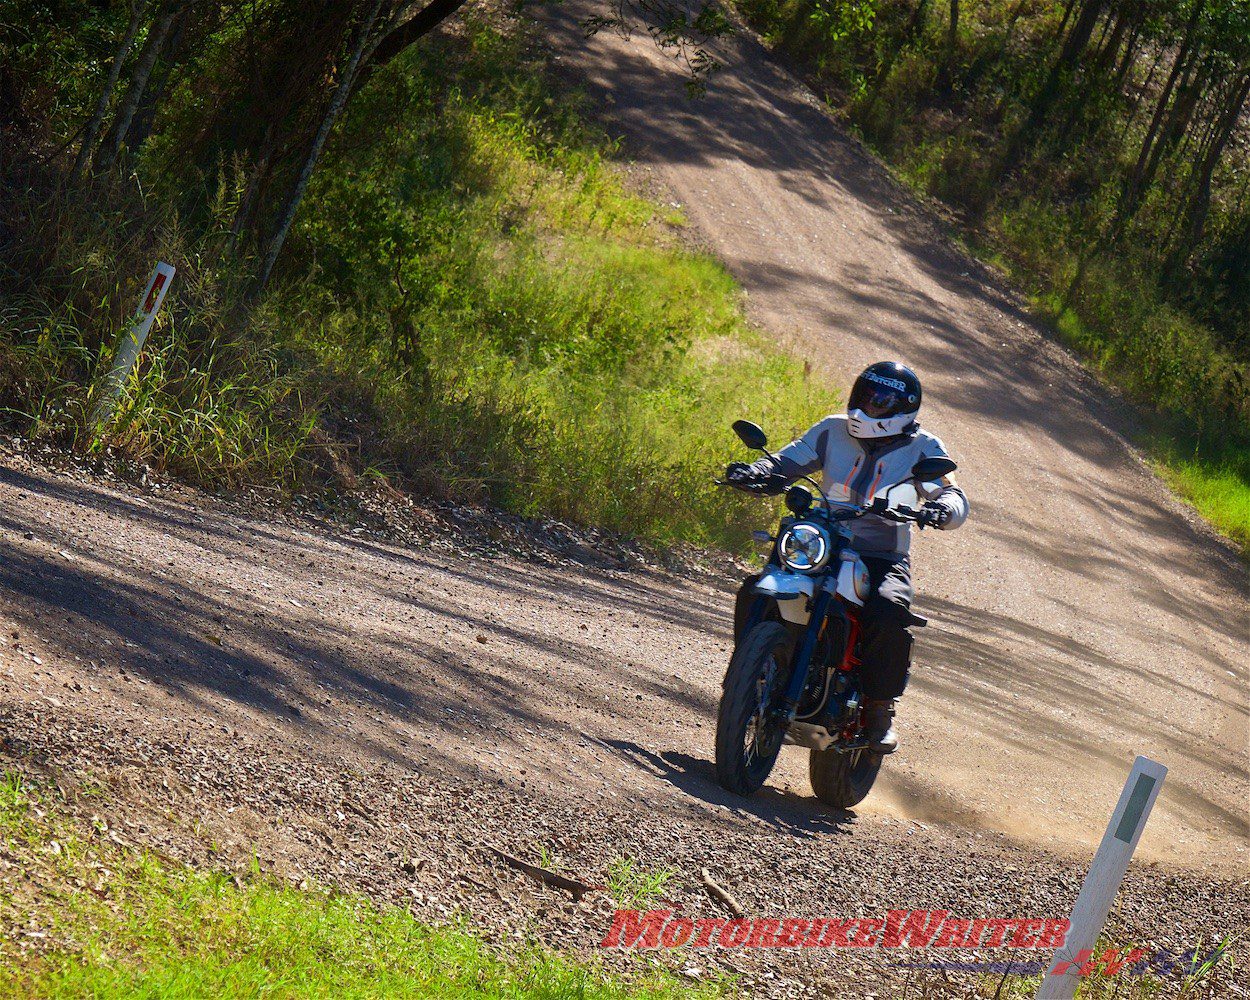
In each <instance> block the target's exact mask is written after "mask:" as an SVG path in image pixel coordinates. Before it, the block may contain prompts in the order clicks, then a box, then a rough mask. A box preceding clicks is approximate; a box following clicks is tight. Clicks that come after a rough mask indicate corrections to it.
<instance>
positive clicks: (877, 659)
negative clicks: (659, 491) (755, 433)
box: [725, 361, 968, 753]
mask: <svg viewBox="0 0 1250 1000" xmlns="http://www.w3.org/2000/svg"><path fill="white" fill-rule="evenodd" d="M919 409H920V379H918V378H917V377H916V373H915V372H913V371H912V370H911V369H910V368H907V367H905V366H904V365H901V364H899V363H898V362H896V361H879V362H877V363H876V364H874V365H869V366H868V367H867V368H865V369H864V371H863V373H862V374H861V375H860V376H859V378H857V379H856V380H855V385H854V387H853V388H852V389H851V397H850V400H849V401H848V402H847V414H846V416H842V415H841V414H837V415H834V416H829V417H825V418H824V419H823V420H821V421H820V422H819V423H817V424H816V425H815V426H814V427H812V428H811V429H810V430H808V431H807V433H805V434H804V435H803V436H802V437H800V438H798V439H797V440H795V441H792V442H790V444H788V445H786V446H785V447H784V448H782V449H781V451H780V452H779V453H778V454H777V456H776V457H775V458H761V459H760V460H759V461H757V462H752V463H751V464H750V465H748V464H747V463H745V462H733V463H732V464H730V466H729V467H728V469H726V471H725V478H726V480H727V481H728V482H729V483H730V485H732V486H736V487H737V488H739V489H743V490H746V491H748V492H753V493H765V494H769V495H772V494H777V493H780V492H782V491H783V490H784V489H785V488H786V486H787V485H788V484H789V483H791V482H793V481H794V480H795V479H798V478H799V477H800V476H802V475H804V474H808V475H810V474H811V473H814V472H816V471H817V470H820V472H821V484H822V488H823V490H824V492H825V493H826V495H828V497H829V498H830V499H831V500H845V501H849V502H851V503H857V504H864V503H868V502H870V501H871V500H872V498H873V496H874V495H876V494H877V493H879V492H881V491H883V490H884V489H885V488H886V487H888V486H893V485H894V484H895V483H899V482H902V481H903V480H905V479H907V478H908V477H909V474H910V472H911V468H912V466H913V465H914V464H915V463H916V462H918V461H919V460H920V459H922V458H934V457H946V448H945V447H944V446H943V445H942V442H941V441H940V440H938V438H936V437H935V436H934V435H932V434H930V433H929V432H928V431H924V430H921V429H920V425H919V424H918V423H917V422H916V414H917V412H918V411H919ZM918 485H919V484H918ZM920 490H921V494H922V496H923V497H924V498H925V503H924V505H923V506H922V507H921V509H920V513H919V516H918V517H917V519H916V523H917V524H919V525H920V526H921V527H922V528H925V527H932V528H942V529H950V528H957V527H959V526H960V525H961V524H963V523H964V521H965V520H966V519H967V517H968V498H967V497H966V496H964V491H963V490H961V489H960V488H959V487H958V486H956V485H955V482H954V480H952V479H951V478H950V477H945V478H943V479H942V480H941V481H940V482H938V483H937V484H936V485H934V484H927V487H926V486H920ZM850 525H851V530H852V533H853V536H854V545H855V549H856V551H857V552H859V554H860V556H861V557H862V558H863V560H864V563H865V564H866V565H867V567H868V573H869V576H870V578H871V586H872V591H873V593H872V596H871V597H869V598H868V600H867V601H866V602H865V604H864V608H863V611H862V612H861V614H860V624H861V632H860V646H859V656H860V676H861V678H862V681H863V685H864V692H863V694H864V737H865V739H866V740H867V741H868V742H869V744H870V745H871V746H872V747H873V748H874V749H876V750H878V751H880V752H882V753H891V752H893V751H894V750H895V749H896V748H897V746H898V736H897V734H896V733H895V731H894V726H893V718H894V699H895V698H897V697H899V695H901V694H902V693H903V689H904V688H905V687H906V686H907V677H908V672H909V670H910V667H911V643H912V638H911V633H910V632H908V631H907V626H908V625H909V624H911V622H912V615H911V610H910V608H911V599H912V584H911V563H910V561H909V559H908V555H907V552H908V548H909V547H910V544H911V525H910V524H909V523H906V522H899V521H891V520H887V519H886V518H883V517H878V516H877V515H874V514H866V515H864V516H863V517H861V518H858V519H856V520H854V521H852V522H850ZM754 580H755V578H754V577H752V578H751V579H750V580H748V581H747V583H746V584H744V585H743V588H742V590H741V591H739V605H740V607H741V606H743V605H744V602H746V601H749V600H750V597H749V591H750V585H751V584H752V583H753V582H754ZM739 617H741V614H740V616H739Z"/></svg>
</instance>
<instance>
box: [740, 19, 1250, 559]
mask: <svg viewBox="0 0 1250 1000" xmlns="http://www.w3.org/2000/svg"><path fill="white" fill-rule="evenodd" d="M740 6H741V8H742V9H743V11H744V12H745V13H746V15H747V16H748V17H749V18H750V20H751V21H752V22H753V23H754V24H755V25H756V26H757V27H758V28H759V29H760V30H761V31H762V32H763V33H764V34H765V36H766V38H767V39H768V40H769V41H770V42H771V43H772V44H774V45H776V46H778V47H779V48H781V49H782V50H783V51H785V52H787V53H788V54H790V55H791V56H795V57H797V58H798V59H799V60H801V61H802V63H803V64H804V65H805V66H806V68H807V69H808V71H809V72H810V75H811V77H812V78H813V80H814V81H815V82H816V84H817V86H819V87H820V88H821V89H822V90H823V92H824V94H825V95H826V97H827V98H828V99H829V101H830V102H831V103H832V104H833V105H834V106H835V107H836V108H837V109H839V110H840V111H841V112H842V113H843V114H845V116H846V117H847V118H848V119H849V120H850V121H851V122H852V123H853V124H854V125H855V126H856V127H857V128H858V129H859V130H860V132H861V133H862V135H863V136H864V138H865V139H866V140H867V141H868V142H869V143H871V144H872V145H873V146H874V147H875V148H876V149H878V150H879V151H880V152H881V153H882V154H883V155H884V156H885V157H886V158H887V159H889V160H890V161H892V162H893V163H895V164H896V165H897V166H898V167H899V169H900V170H901V172H902V173H903V175H904V176H905V177H906V178H907V179H908V180H910V181H911V182H912V183H913V184H915V185H916V186H917V187H919V188H920V189H922V190H924V191H925V192H927V193H929V194H931V195H934V196H936V197H938V198H940V199H942V200H943V201H945V202H946V203H947V204H948V205H950V206H951V207H952V208H953V209H954V210H955V212H956V213H957V215H958V216H959V218H960V221H961V222H962V223H963V224H964V228H965V231H966V232H967V234H968V236H969V239H970V241H971V242H972V243H973V244H974V248H975V249H977V250H979V251H981V252H983V253H985V254H986V255H988V256H991V257H993V258H994V259H996V260H997V261H998V262H999V263H1001V264H1003V265H1004V266H1005V267H1006V268H1007V270H1008V271H1010V272H1011V273H1012V274H1013V276H1015V277H1016V278H1017V279H1018V280H1020V281H1021V282H1022V283H1023V284H1024V285H1025V286H1026V287H1027V288H1028V290H1029V291H1030V292H1031V293H1032V294H1033V295H1034V296H1035V297H1036V300H1037V301H1038V304H1039V305H1040V306H1041V307H1042V309H1043V310H1044V311H1046V312H1048V313H1049V314H1050V315H1051V317H1053V319H1054V320H1055V321H1056V324H1057V325H1058V327H1059V329H1060V330H1061V331H1062V332H1063V333H1064V334H1065V335H1066V336H1067V338H1068V339H1069V341H1070V342H1071V343H1073V344H1074V345H1075V346H1077V347H1079V348H1080V349H1081V350H1082V351H1084V352H1085V353H1086V355H1087V356H1090V357H1092V358H1093V360H1094V361H1095V363H1096V365H1097V366H1098V367H1100V368H1101V369H1102V370H1103V371H1104V372H1106V373H1107V374H1108V375H1109V376H1110V377H1112V378H1113V379H1114V380H1115V381H1116V382H1118V383H1119V384H1121V385H1122V386H1124V387H1126V388H1127V389H1128V390H1129V391H1130V392H1131V393H1132V394H1133V395H1134V396H1135V397H1136V398H1137V399H1138V400H1139V401H1141V402H1143V403H1144V404H1146V405H1147V407H1149V408H1150V409H1151V410H1153V411H1154V413H1155V414H1156V415H1157V416H1158V417H1159V421H1158V425H1157V426H1156V427H1154V428H1152V429H1151V431H1150V433H1151V434H1152V435H1153V436H1154V438H1155V441H1156V446H1157V448H1158V451H1157V454H1160V455H1161V456H1162V457H1164V458H1165V459H1166V461H1167V463H1168V468H1169V469H1170V471H1171V473H1172V474H1173V476H1174V477H1175V478H1176V480H1177V481H1178V482H1179V484H1180V485H1181V487H1182V489H1183V491H1184V492H1186V493H1187V494H1188V495H1189V496H1190V497H1191V498H1192V499H1194V500H1195V501H1196V502H1197V503H1199V506H1200V507H1201V508H1202V509H1203V510H1204V512H1205V513H1207V514H1208V515H1209V516H1211V517H1212V518H1213V519H1214V520H1215V521H1216V523H1217V524H1220V525H1221V526H1222V527H1223V528H1225V529H1226V530H1228V531H1230V532H1231V533H1233V534H1234V535H1236V536H1238V537H1240V538H1241V539H1242V540H1243V542H1244V541H1250V431H1248V425H1250V124H1248V122H1247V114H1246V107H1247V94H1248V93H1250V3H1247V2H1246V0H980V2H977V3H970V2H967V0H964V2H962V3H961V2H960V0H947V2H942V3H938V2H932V0H836V2H830V0H740Z"/></svg>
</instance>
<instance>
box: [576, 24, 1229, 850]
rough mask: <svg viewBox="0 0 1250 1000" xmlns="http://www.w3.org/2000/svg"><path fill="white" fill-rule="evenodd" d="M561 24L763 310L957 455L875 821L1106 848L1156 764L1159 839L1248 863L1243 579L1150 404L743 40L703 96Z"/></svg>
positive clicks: (919, 558)
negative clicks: (1207, 526)
mask: <svg viewBox="0 0 1250 1000" xmlns="http://www.w3.org/2000/svg"><path fill="white" fill-rule="evenodd" d="M555 9H556V10H557V11H558V14H557V15H556V20H555V21H554V22H552V30H553V39H552V44H553V47H554V50H555V51H556V53H558V55H559V56H560V57H561V58H560V62H561V64H562V65H563V66H564V68H565V72H566V73H567V74H568V75H569V76H570V77H571V78H573V79H575V80H577V81H579V82H581V83H583V84H584V85H585V86H586V87H587V89H588V92H589V95H590V102H589V105H590V106H591V107H594V108H600V109H603V113H604V115H605V120H606V124H607V127H608V128H609V130H610V131H611V132H613V134H616V135H620V136H623V137H624V139H625V152H626V154H627V155H628V156H629V157H630V158H632V159H633V160H634V161H635V163H636V164H637V168H638V169H639V170H641V171H645V172H646V173H647V174H648V175H649V178H648V179H649V181H650V184H651V186H652V187H654V188H655V189H657V190H659V191H661V192H665V193H667V195H668V200H670V201H672V202H674V203H677V204H679V205H680V206H681V210H682V211H683V212H684V213H685V215H686V217H687V218H688V220H689V222H690V224H691V227H692V228H693V230H694V232H695V233H696V234H697V236H698V238H699V239H700V240H701V241H703V242H704V243H705V244H706V245H707V246H708V248H709V249H710V250H711V251H712V252H714V253H715V254H716V255H717V256H718V257H719V258H720V259H721V260H723V261H724V262H725V263H726V264H727V265H728V267H729V269H730V270H731V271H732V272H733V273H734V275H735V276H736V277H737V278H738V279H739V281H740V282H741V283H742V286H743V287H744V289H745V290H746V292H747V295H748V297H749V302H750V306H751V312H752V315H753V316H754V318H755V319H756V320H758V321H759V322H760V323H761V325H763V326H764V327H765V328H767V329H769V330H770V331H772V332H773V333H775V334H776V335H777V336H778V337H779V338H780V339H781V340H783V341H784V342H786V343H788V344H789V345H791V346H792V347H793V348H794V349H795V350H796V351H797V352H798V353H799V354H800V355H801V356H802V357H804V358H807V359H809V360H810V361H811V362H812V364H813V366H814V368H815V369H816V370H817V372H819V373H820V374H822V375H824V376H827V377H828V378H829V379H831V380H832V381H833V383H834V384H835V385H837V386H839V387H841V386H849V384H850V382H851V381H852V380H853V379H854V377H855V375H856V374H858V372H859V371H860V370H862V369H863V367H864V366H865V365H867V364H869V363H871V362H873V361H879V360H883V359H900V360H902V361H904V362H905V363H906V364H908V365H910V366H912V367H913V368H914V369H915V370H916V371H918V372H919V373H921V376H922V380H923V383H924V389H925V403H924V407H923V410H922V414H921V416H922V422H923V424H924V425H925V426H926V427H927V428H928V429H930V430H932V431H933V432H935V433H937V434H938V435H939V436H940V437H941V438H942V439H943V440H944V441H945V442H946V444H947V446H948V447H949V448H950V450H951V452H952V454H953V455H954V457H955V458H956V459H957V460H958V461H959V463H960V473H959V474H958V477H957V478H958V479H959V480H960V482H961V484H962V485H964V486H965V487H966V490H967V492H968V493H969V495H970V497H971V499H972V505H973V519H972V520H971V521H970V522H969V524H968V527H967V529H966V530H961V531H959V532H957V533H954V534H949V535H936V534H931V533H926V534H925V536H924V537H923V538H922V539H920V540H919V544H918V545H917V546H916V553H915V556H914V562H915V565H916V571H917V578H918V579H917V584H918V589H919V594H920V596H919V599H918V607H919V608H921V609H922V611H923V612H924V613H927V614H929V615H931V616H932V617H933V619H934V625H933V627H932V628H929V629H928V630H926V631H925V632H923V633H922V634H921V636H920V637H919V640H918V660H919V666H918V668H917V669H916V670H915V672H914V680H913V683H912V687H911V689H910V691H909V694H908V697H907V700H906V702H905V703H904V707H903V714H902V719H903V726H904V729H903V733H904V735H903V739H904V740H906V749H907V752H906V754H905V759H904V760H902V761H900V762H899V766H891V767H890V768H889V769H888V772H889V775H888V778H887V789H886V794H885V795H884V796H874V800H875V801H874V803H873V805H871V806H869V808H870V809H888V810H892V811H894V812H895V813H896V814H897V815H903V816H913V817H918V818H926V819H935V820H948V819H950V818H952V817H954V816H958V817H960V818H962V819H963V820H965V821H968V822H971V823H974V824H981V825H985V826H987V827H990V828H992V829H995V830H1002V831H1007V832H1010V833H1013V834H1016V835H1019V836H1022V837H1026V838H1029V839H1041V840H1043V841H1045V842H1047V843H1051V844H1055V843H1059V842H1063V841H1067V842H1071V843H1076V844H1082V845H1089V844H1090V843H1096V842H1097V840H1098V838H1099V837H1100V836H1101V832H1102V825H1103V824H1104V823H1105V817H1106V801H1107V798H1106V796H1107V792H1108V790H1109V789H1111V788H1115V787H1117V786H1118V785H1120V784H1122V782H1123V779H1124V774H1125V772H1126V770H1127V766H1128V764H1129V762H1131V761H1132V759H1133V757H1134V756H1135V755H1136V754H1139V753H1140V754H1145V755H1147V756H1150V757H1153V758H1154V759H1156V760H1159V761H1162V762H1164V763H1165V764H1167V766H1168V767H1169V768H1170V769H1171V770H1170V773H1169V776H1168V779H1167V785H1166V788H1165V790H1164V792H1163V796H1162V798H1161V800H1160V803H1159V806H1158V807H1157V808H1156V811H1155V815H1154V817H1153V818H1152V820H1151V825H1150V828H1149V829H1148V830H1147V831H1146V834H1145V837H1144V840H1143V843H1142V849H1143V850H1145V851H1146V852H1148V853H1149V854H1151V855H1152V856H1155V857H1161V858H1171V859H1173V860H1177V861H1187V862H1189V863H1198V864H1210V865H1222V864H1227V865H1231V866H1234V867H1238V868H1240V869H1241V870H1243V871H1244V870H1245V868H1246V866H1247V864H1250V858H1248V857H1247V855H1246V853H1245V852H1246V834H1247V811H1248V809H1250V805H1248V803H1250V784H1248V779H1247V765H1248V763H1250V712H1248V707H1250V706H1248V701H1247V684H1246V680H1247V666H1248V664H1250V606H1248V605H1247V601H1246V574H1245V568H1244V566H1243V565H1241V564H1240V563H1238V561H1237V560H1236V558H1235V557H1234V556H1233V555H1232V553H1231V551H1230V549H1229V548H1228V547H1226V546H1225V545H1223V544H1221V543H1220V542H1218V541H1214V540H1213V539H1212V538H1211V537H1210V535H1209V534H1208V532H1207V531H1205V530H1203V529H1202V528H1201V527H1199V526H1197V524H1196V519H1195V518H1194V516H1193V515H1192V513H1191V512H1190V511H1188V510H1187V509H1186V508H1185V507H1184V506H1183V505H1182V504H1181V503H1179V502H1178V501H1177V500H1176V499H1175V498H1173V497H1172V496H1171V495H1170V494H1169V493H1168V492H1167V491H1166V489H1164V487H1163V486H1162V485H1161V484H1160V482H1159V480H1158V479H1157V477H1155V476H1154V475H1153V474H1152V473H1151V472H1150V471H1149V469H1147V468H1146V467H1145V466H1144V465H1143V463H1142V461H1141V459H1140V458H1139V456H1138V455H1137V454H1136V453H1135V452H1134V451H1133V450H1132V449H1131V448H1130V447H1129V446H1128V445H1127V444H1126V442H1125V440H1124V435H1125V434H1126V433H1128V432H1130V431H1131V429H1132V421H1133V419H1134V415H1133V413H1132V411H1131V410H1129V409H1128V408H1124V407H1117V406H1115V405H1113V403H1112V402H1111V401H1110V399H1109V396H1108V393H1107V392H1106V391H1105V390H1103V389H1102V388H1101V387H1100V386H1099V385H1098V384H1097V383H1096V382H1095V381H1094V379H1092V378H1091V377H1089V376H1088V375H1087V374H1086V373H1085V372H1084V371H1083V370H1082V369H1081V368H1080V367H1079V366H1078V365H1077V364H1076V363H1075V362H1074V361H1073V360H1072V358H1071V357H1070V356H1069V355H1068V354H1067V353H1066V352H1064V351H1062V350H1060V349H1059V348H1057V347H1056V346H1054V344H1053V343H1052V342H1051V341H1050V340H1048V339H1047V338H1046V337H1045V336H1044V335H1043V334H1042V332H1041V331H1039V329H1038V328H1037V327H1036V326H1035V325H1034V324H1033V323H1032V322H1031V321H1030V319H1029V317H1028V316H1027V315H1026V314H1024V313H1023V312H1022V311H1021V308H1020V304H1019V302H1018V300H1017V299H1016V298H1015V297H1014V296H1013V295H1011V294H1010V293H1009V292H1008V291H1006V290H1005V289H1004V287H1003V286H1002V285H1001V284H1000V283H998V282H996V281H995V280H994V279H993V276H992V275H990V274H989V273H988V272H987V271H986V270H985V269H983V268H981V267H980V266H978V265H977V264H976V263H975V262H973V261H971V260H969V259H968V258H967V257H966V256H964V255H963V254H961V253H959V252H957V251H956V250H955V249H953V247H952V245H951V244H950V242H949V241H948V240H946V239H945V238H944V237H943V236H942V234H941V233H940V232H939V230H938V227H937V226H936V225H935V224H934V223H933V222H932V221H931V219H930V218H928V217H926V214H925V213H924V212H923V211H919V210H918V209H917V207H916V205H915V202H914V201H913V199H911V198H910V197H908V196H907V194H906V193H905V192H903V191H902V190H901V189H900V188H899V186H898V185H897V184H896V183H894V182H893V181H892V180H891V178H890V177H889V176H888V174H887V173H886V171H885V170H883V169H882V168H881V166H880V165H879V164H878V163H877V162H875V161H874V160H872V159H871V158H870V157H869V156H867V155H866V154H865V153H864V152H863V151H862V150H861V149H860V147H859V146H858V145H857V144H856V143H855V142H854V141H853V140H851V139H849V138H848V137H847V136H846V135H845V134H844V133H843V132H842V131H840V130H839V129H838V128H837V127H836V126H835V125H834V124H833V123H832V122H831V121H830V120H829V119H828V118H827V117H826V115H825V114H824V113H823V112H822V111H821V110H820V108H819V105H818V102H817V101H816V99H815V98H814V97H813V96H812V95H811V94H810V92H808V91H806V90H805V89H804V88H803V87H802V86H800V85H798V84H797V83H796V82H795V81H794V79H793V78H792V77H790V76H789V75H787V74H786V73H785V72H783V71H782V70H781V69H780V68H778V66H777V65H776V64H775V63H774V62H772V61H770V59H769V57H768V56H767V55H766V54H765V52H764V51H763V49H762V48H761V47H760V46H759V45H758V44H756V43H755V42H754V40H753V39H752V38H750V37H749V36H743V37H739V38H738V39H737V40H736V41H735V42H734V43H733V44H729V45H726V46H724V47H723V53H722V60H723V62H724V64H725V67H726V68H725V70H724V72H723V73H721V74H720V75H718V76H717V77H715V79H714V83H713V84H712V86H711V90H710V92H709V94H708V96H707V97H706V98H705V99H703V100H699V101H689V100H686V99H684V98H683V96H682V93H681V84H682V80H683V77H682V68H681V66H680V65H678V64H677V63H676V62H674V61H673V60H671V59H668V58H667V57H666V56H664V55H662V54H660V53H659V51H658V50H657V49H656V47H655V46H654V45H653V44H652V43H651V40H650V39H649V38H648V37H647V36H646V35H645V33H644V34H641V35H639V36H637V37H635V38H634V39H632V40H625V39H622V38H620V37H619V36H617V35H613V34H609V33H603V34H600V35H598V36H596V37H594V38H593V39H591V40H589V41H586V40H585V39H584V38H583V36H582V33H581V31H580V29H579V27H578V26H579V24H580V22H581V21H582V20H583V19H584V17H585V16H586V15H587V14H588V13H590V12H592V11H593V10H594V9H595V7H594V5H593V4H588V3H585V2H584V0H578V2H572V3H564V4H560V5H557V6H556V7H555ZM744 415H746V416H749V414H744ZM794 430H796V429H795V428H786V429H781V430H780V431H779V436H785V434H787V433H791V432H793V431H794ZM891 763H892V764H893V763H894V762H891ZM787 773H788V774H790V775H792V776H793V777H794V778H795V780H797V778H798V774H799V771H798V769H797V768H795V769H791V770H790V771H789V772H787Z"/></svg>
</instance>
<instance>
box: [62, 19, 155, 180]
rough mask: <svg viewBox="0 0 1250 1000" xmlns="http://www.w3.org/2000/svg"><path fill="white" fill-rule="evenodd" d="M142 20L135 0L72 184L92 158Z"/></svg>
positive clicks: (76, 162) (85, 138) (80, 152)
mask: <svg viewBox="0 0 1250 1000" xmlns="http://www.w3.org/2000/svg"><path fill="white" fill-rule="evenodd" d="M142 21H143V4H142V3H140V2H139V0H133V2H132V5H131V8H130V23H129V24H128V25H126V34H125V37H123V38H122V42H121V44H120V45H119V46H118V47H117V52H116V53H115V54H114V56H113V64H112V65H111V66H110V67H109V73H108V76H107V77H106V78H105V81H104V87H103V88H102V89H101V91H100V98H99V100H97V101H96V105H95V110H94V111H93V112H92V113H91V118H90V119H89V120H88V122H87V129H86V131H85V132H84V133H83V137H82V145H81V146H79V147H78V156H77V158H76V159H75V160H74V167H73V169H72V170H71V171H70V174H69V182H70V184H71V185H72V184H76V183H77V182H78V178H79V177H80V176H82V172H83V170H85V169H86V166H87V161H88V160H90V159H91V153H92V151H93V150H94V148H95V141H96V137H97V136H98V135H99V134H100V127H101V126H102V125H103V124H104V115H105V114H106V113H107V112H108V107H109V102H110V101H111V100H112V99H113V89H114V88H115V87H116V86H117V78H118V77H119V76H121V72H122V64H123V63H125V61H126V57H127V56H128V55H130V47H131V46H132V45H134V42H135V35H137V34H138V33H139V25H140V23H142Z"/></svg>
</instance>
